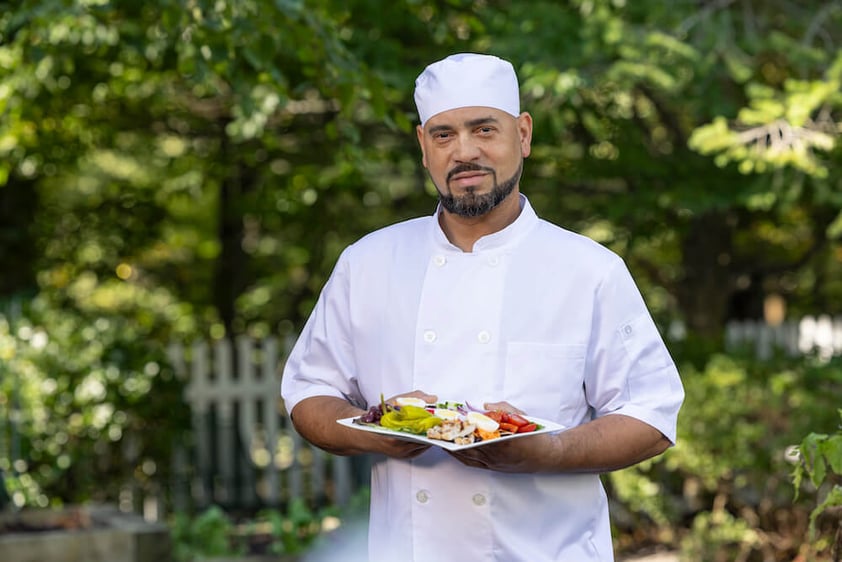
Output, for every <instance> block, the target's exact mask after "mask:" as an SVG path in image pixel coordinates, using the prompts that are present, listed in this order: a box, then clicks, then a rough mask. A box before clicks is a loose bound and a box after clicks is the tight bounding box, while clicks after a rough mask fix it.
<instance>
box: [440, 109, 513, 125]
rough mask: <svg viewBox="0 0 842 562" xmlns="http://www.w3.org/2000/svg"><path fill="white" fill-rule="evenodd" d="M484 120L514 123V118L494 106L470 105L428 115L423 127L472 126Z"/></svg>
mask: <svg viewBox="0 0 842 562" xmlns="http://www.w3.org/2000/svg"><path fill="white" fill-rule="evenodd" d="M484 121H489V122H491V121H496V122H498V123H502V124H506V123H514V121H515V118H514V117H513V116H512V115H510V114H508V113H506V112H505V111H501V110H499V109H496V108H494V107H484V106H471V107H459V108H456V109H450V110H448V111H442V112H441V113H437V114H436V115H433V116H432V117H430V118H429V119H428V120H427V122H426V123H425V124H424V129H426V130H430V129H432V128H439V127H447V128H454V129H455V128H459V127H465V126H472V125H475V124H478V123H482V122H484Z"/></svg>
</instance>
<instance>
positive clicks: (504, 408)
mask: <svg viewBox="0 0 842 562" xmlns="http://www.w3.org/2000/svg"><path fill="white" fill-rule="evenodd" d="M483 407H484V408H485V409H486V410H499V411H501V412H508V413H510V414H520V415H524V414H525V413H526V412H524V411H523V410H520V409H518V408H515V407H514V406H512V405H511V404H509V403H508V402H486V403H485V404H483Z"/></svg>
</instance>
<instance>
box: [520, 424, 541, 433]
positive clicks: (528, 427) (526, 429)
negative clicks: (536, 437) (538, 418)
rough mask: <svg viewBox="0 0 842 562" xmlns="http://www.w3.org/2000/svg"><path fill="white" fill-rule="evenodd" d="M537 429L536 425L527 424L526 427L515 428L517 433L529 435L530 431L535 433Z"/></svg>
mask: <svg viewBox="0 0 842 562" xmlns="http://www.w3.org/2000/svg"><path fill="white" fill-rule="evenodd" d="M536 429H538V424H536V423H527V424H526V425H522V426H520V427H519V428H517V432H518V433H529V432H530V431H535V430H536Z"/></svg>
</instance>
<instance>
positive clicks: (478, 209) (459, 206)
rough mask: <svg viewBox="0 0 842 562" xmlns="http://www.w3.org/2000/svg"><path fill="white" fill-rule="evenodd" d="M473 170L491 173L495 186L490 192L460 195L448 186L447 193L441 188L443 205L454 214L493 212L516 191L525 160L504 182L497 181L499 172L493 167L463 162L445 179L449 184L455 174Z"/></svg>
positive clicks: (466, 215)
mask: <svg viewBox="0 0 842 562" xmlns="http://www.w3.org/2000/svg"><path fill="white" fill-rule="evenodd" d="M472 171H485V172H489V173H491V175H492V176H493V178H494V187H493V188H492V189H491V191H490V192H488V193H482V194H477V193H475V192H474V191H468V192H467V193H465V194H464V195H461V196H459V197H455V196H454V195H453V194H452V193H451V191H450V188H448V190H447V194H444V193H442V192H441V190H439V201H440V202H441V206H442V207H444V208H445V209H446V210H447V211H448V212H450V213H453V214H454V215H459V216H460V217H481V216H483V215H485V214H488V213H489V212H491V210H492V209H494V208H495V207H496V206H497V205H499V204H500V203H502V202H503V201H504V200H505V199H506V197H508V196H509V195H511V193H512V191H514V189H515V186H516V185H517V184H518V182H519V181H520V176H521V174H522V173H523V161H522V160H521V162H520V164H519V165H518V167H517V170H515V173H514V174H513V175H512V177H510V178H509V179H507V180H506V181H504V182H502V183H497V172H496V171H494V169H493V168H486V167H483V166H479V165H476V164H462V165H460V166H457V167H456V168H454V169H452V170H451V171H450V172H449V173H448V174H447V179H446V180H445V181H446V182H447V183H448V184H449V183H450V178H451V177H453V176H454V175H456V174H459V173H462V172H472Z"/></svg>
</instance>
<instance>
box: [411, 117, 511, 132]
mask: <svg viewBox="0 0 842 562" xmlns="http://www.w3.org/2000/svg"><path fill="white" fill-rule="evenodd" d="M498 122H499V121H498V120H497V118H496V117H491V116H490V115H489V116H488V117H479V118H477V119H470V120H468V121H465V122H464V123H463V125H464V126H465V127H467V128H469V129H472V128H474V127H479V126H480V125H486V124H488V123H498ZM451 130H453V126H451V125H435V126H434V127H430V129H429V131H427V132H428V133H429V134H431V135H434V134H436V133H438V132H441V131H451Z"/></svg>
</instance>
